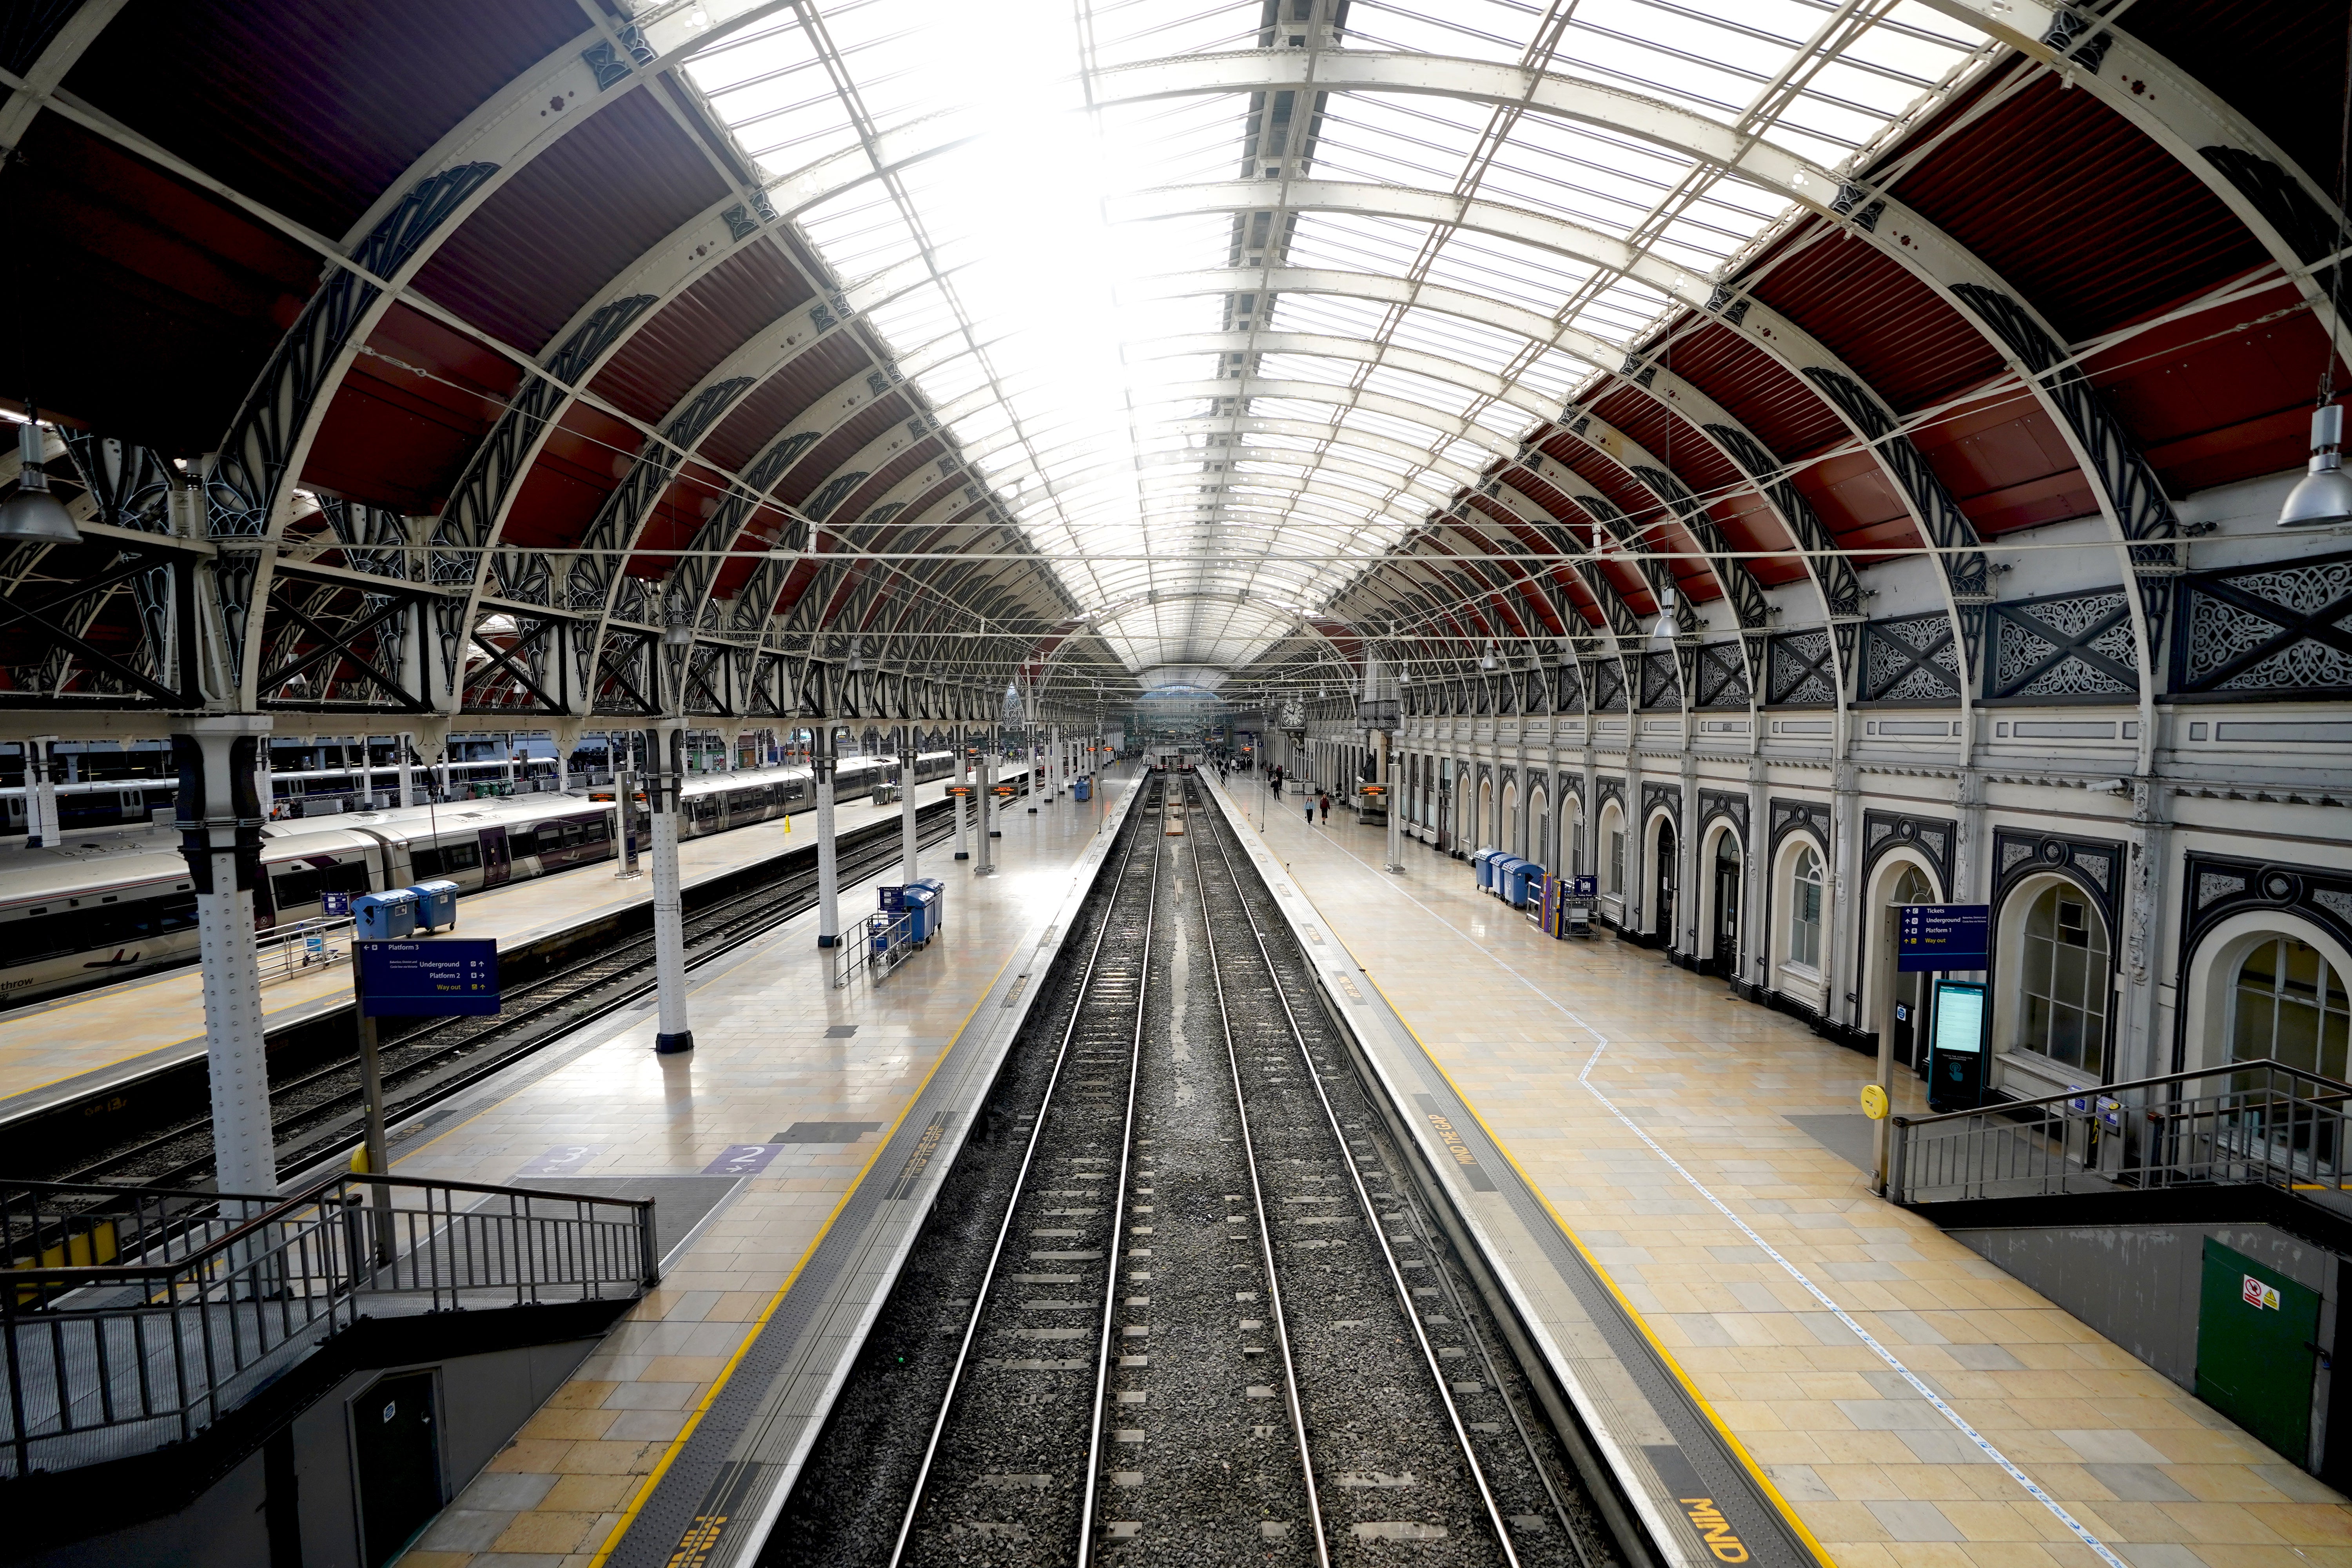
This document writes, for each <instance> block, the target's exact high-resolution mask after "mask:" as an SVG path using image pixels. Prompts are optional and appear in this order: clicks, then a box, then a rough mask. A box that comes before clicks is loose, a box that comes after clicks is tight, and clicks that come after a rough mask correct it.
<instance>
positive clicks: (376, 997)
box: [358, 937, 499, 1018]
mask: <svg viewBox="0 0 2352 1568" xmlns="http://www.w3.org/2000/svg"><path fill="white" fill-rule="evenodd" d="M358 947H359V955H360V973H359V991H360V1010H361V1011H362V1012H363V1013H365V1014H366V1015H367V1016H369V1017H371V1018H450V1017H461V1016H468V1015H476V1014H479V1015H488V1014H493V1013H496V1012H497V1011H498V1010H499V944H498V942H497V940H496V939H495V938H491V937H442V938H440V939H439V940H437V941H434V942H361V943H359V944H358Z"/></svg>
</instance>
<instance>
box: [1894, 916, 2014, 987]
mask: <svg viewBox="0 0 2352 1568" xmlns="http://www.w3.org/2000/svg"><path fill="white" fill-rule="evenodd" d="M1898 913H1899V915H1900V917H1901V918H1900V919H1899V920H1898V921H1897V922H1896V927H1895V931H1896V940H1895V968H1896V969H1897V970H1898V971H1900V972H1901V973H1905V974H1921V973H1932V972H1933V971H1936V970H1938V969H1984V968H1988V967H1990V960H1989V959H1988V957H1987V954H1988V952H1990V945H1991V938H1992V906H1991V905H1990V904H1906V905H1904V906H1903V908H1902V909H1901V910H1899V911H1898Z"/></svg>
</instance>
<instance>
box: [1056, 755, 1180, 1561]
mask: <svg viewBox="0 0 2352 1568" xmlns="http://www.w3.org/2000/svg"><path fill="white" fill-rule="evenodd" d="M1167 809H1168V790H1167V786H1166V785H1165V784H1162V785H1161V786H1160V822H1161V826H1162V831H1161V833H1160V834H1157V835H1155V834H1151V833H1149V832H1147V831H1145V830H1144V829H1143V828H1141V827H1139V828H1138V829H1137V830H1136V837H1137V838H1138V839H1139V840H1140V839H1145V838H1154V839H1156V838H1160V837H1165V825H1166V821H1167ZM1164 858H1166V857H1164V856H1162V855H1161V854H1160V846H1159V844H1158V843H1156V842H1155V843H1154V844H1153V845H1152V847H1151V888H1150V892H1149V893H1147V894H1146V895H1145V897H1146V900H1147V901H1146V903H1145V904H1144V908H1143V952H1142V954H1141V955H1140V957H1139V959H1138V961H1137V963H1136V966H1135V1028H1134V1031H1133V1033H1132V1035H1131V1037H1130V1038H1129V1044H1128V1053H1127V1110H1126V1113H1125V1115H1124V1116H1122V1117H1121V1118H1120V1123H1119V1146H1118V1202H1117V1203H1116V1204H1114V1205H1112V1206H1111V1211H1110V1246H1109V1247H1108V1250H1107V1251H1106V1252H1105V1254H1104V1257H1103V1314H1102V1337H1101V1343H1100V1344H1099V1345H1098V1346H1097V1350H1096V1353H1095V1397H1094V1405H1093V1408H1092V1411H1091V1413H1090V1414H1089V1415H1088V1417H1087V1470H1086V1476H1085V1478H1084V1479H1083V1481H1082V1482H1081V1483H1080V1490H1079V1492H1078V1568H1087V1564H1089V1563H1092V1562H1093V1561H1094V1556H1095V1489H1096V1488H1097V1485H1098V1483H1099V1482H1100V1480H1101V1479H1102V1434H1103V1402H1104V1400H1105V1399H1106V1398H1107V1397H1108V1394H1109V1393H1110V1366H1111V1345H1112V1342H1113V1340H1114V1338H1115V1336H1114V1335H1113V1333H1112V1330H1113V1329H1114V1328H1115V1327H1116V1326H1117V1325H1116V1323H1115V1322H1114V1320H1115V1319H1116V1318H1117V1317H1118V1246H1119V1240H1120V1237H1123V1236H1124V1235H1125V1234H1126V1232H1127V1189H1128V1179H1129V1175H1130V1174H1131V1173H1132V1172H1131V1167H1132V1165H1133V1163H1134V1159H1135V1091H1136V1086H1137V1085H1138V1084H1139V1082H1141V1080H1142V1078H1143V1023H1144V1014H1145V1012H1146V1004H1147V1002H1148V1001H1149V999H1150V995H1151V934H1152V927H1153V924H1154V922H1155V921H1157V919H1158V917H1159V913H1160V862H1161V860H1163V859H1164ZM1080 1000H1081V1001H1082V1002H1083V1000H1084V998H1081V999H1080ZM1071 1017H1072V1021H1073V1022H1075V1021H1076V1013H1075V1011H1074V1012H1073V1013H1072V1015H1071Z"/></svg>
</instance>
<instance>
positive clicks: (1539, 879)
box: [1503, 860, 1544, 910]
mask: <svg viewBox="0 0 2352 1568" xmlns="http://www.w3.org/2000/svg"><path fill="white" fill-rule="evenodd" d="M1506 874H1507V877H1508V881H1507V884H1506V886H1505V889H1504V892H1503V897H1504V899H1505V900H1506V901H1507V902H1508V903H1509V904H1510V906H1511V907H1512V908H1513V909H1515V910H1523V909H1526V908H1527V907H1528V900H1530V899H1536V898H1540V897H1542V895H1543V874H1544V868H1542V867H1540V866H1538V865H1537V864H1536V863H1535V862H1534V861H1532V860H1514V861H1512V862H1511V864H1510V867H1509V868H1508V870H1507V873H1506Z"/></svg>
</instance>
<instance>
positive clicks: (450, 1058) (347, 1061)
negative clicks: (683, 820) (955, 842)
mask: <svg viewBox="0 0 2352 1568" xmlns="http://www.w3.org/2000/svg"><path fill="white" fill-rule="evenodd" d="M953 831H954V826H953V817H952V816H951V815H950V813H949V812H948V811H947V810H945V809H943V808H940V807H936V806H935V807H930V808H927V810H926V813H925V816H924V818H923V821H922V824H921V827H920V832H919V844H921V845H923V846H926V847H928V846H930V845H934V844H939V843H941V842H943V841H945V840H946V839H947V838H949V837H950V836H951V835H952V833H953ZM898 844H899V840H898V834H897V832H896V831H892V832H891V833H889V834H888V835H887V836H877V837H874V838H873V839H871V840H870V841H868V842H866V843H865V844H863V845H861V846H859V847H856V848H854V849H849V850H847V851H845V853H844V854H843V856H842V858H841V868H840V870H841V880H842V882H843V884H844V885H845V886H848V885H854V884H855V883H856V882H858V881H861V880H863V879H866V878H867V877H870V876H872V875H874V874H875V873H876V872H877V871H879V870H881V869H882V868H885V867H887V866H889V865H891V864H893V863H895V862H896V861H897V860H898ZM815 904H816V871H815V868H814V865H811V866H808V867H806V868H794V869H793V870H790V871H788V872H785V873H784V874H782V875H781V876H778V877H776V878H773V879H770V880H768V881H766V882H762V883H760V884H758V885H756V886H753V887H751V888H747V889H741V890H740V891H737V892H735V893H732V894H730V895H729V896H727V897H725V898H723V899H721V900H718V901H717V902H715V903H713V904H711V905H709V906H708V907H706V908H703V909H700V910H694V911H693V912H691V913H689V914H688V916H687V918H686V921H685V928H686V929H685V936H686V953H687V965H688V968H693V967H695V966H697V965H698V964H702V963H709V962H710V961H711V960H713V959H716V958H718V957H719V956H721V955H722V954H724V953H727V952H731V951H733V950H734V949H735V948H738V947H740V946H741V945H742V944H743V943H745V942H751V941H753V940H755V939H756V938H758V937H760V936H762V935H764V934H766V933H767V932H768V931H771V930H772V929H773V927H774V926H775V925H777V924H778V923H779V922H781V921H786V920H790V919H792V918H793V917H794V916H796V915H799V914H802V913H804V912H806V911H807V910H810V909H813V908H814V907H815ZM653 946H654V944H653V937H652V935H651V933H650V932H649V931H648V932H645V933H641V934H636V935H632V936H629V937H625V938H624V939H622V940H620V941H617V942H613V943H610V944H608V945H606V946H604V947H602V948H600V949H598V950H596V951H594V952H590V953H588V954H587V955H585V956H583V957H579V958H576V959H574V960H572V962H569V963H563V964H562V965H561V966H560V967H558V968H555V969H553V970H551V971H549V972H547V973H542V974H541V975H539V976H537V977H535V978H533V979H531V980H530V981H529V982H527V983H526V984H522V985H520V986H518V987H515V988H513V989H510V990H509V991H508V992H507V993H506V995H505V1007H504V1009H503V1010H502V1011H501V1012H499V1014H498V1015H496V1016H491V1017H474V1018H447V1019H440V1020H436V1021H433V1022H431V1023H429V1024H427V1025H425V1026H424V1027H422V1028H419V1029H416V1030H414V1031H413V1032H411V1033H409V1034H407V1035H405V1036H404V1037H399V1038H397V1039H395V1040H394V1041H392V1042H391V1043H389V1044H387V1045H386V1046H384V1047H383V1050H382V1053H381V1054H382V1058H383V1078H384V1093H385V1114H386V1118H387V1120H388V1121H390V1122H391V1124H392V1125H393V1127H394V1129H395V1131H396V1130H397V1129H398V1127H399V1125H400V1124H401V1123H402V1122H403V1121H406V1120H408V1119H411V1118H413V1117H415V1115H417V1114H418V1113H420V1112H422V1111H424V1110H429V1109H430V1108H431V1107H432V1106H434V1105H436V1104H438V1103H440V1102H441V1101H443V1100H447V1099H449V1098H450V1097H452V1096H454V1095H457V1094H459V1093H461V1092H463V1091H464V1090H466V1089H469V1088H471V1087H472V1086H474V1085H475V1084H477V1083H479V1082H481V1081H482V1080H483V1079H486V1078H488V1077H489V1076H490V1075H491V1074H493V1073H496V1072H499V1071H501V1070H503V1069H504V1068H508V1067H509V1066H511V1065H512V1064H514V1063H515V1062H517V1061H520V1060H521V1059H522V1058H525V1057H528V1056H530V1054H531V1053H532V1052H534V1051H537V1050H539V1049H540V1048H541V1047H544V1046H546V1045H549V1044H551V1043H552V1042H553V1041H555V1040H557V1039H560V1038H562V1037H564V1036H565V1035H568V1034H569V1033H571V1032H572V1031H573V1030H575V1029H578V1028H579V1027H581V1026H583V1025H585V1024H589V1023H593V1021H595V1020H596V1019H598V1018H601V1017H604V1016H607V1015H609V1014H612V1013H614V1012H616V1011H618V1010H620V1009H622V1008H624V1007H626V1006H628V1005H631V1004H632V1003H634V1002H635V1001H637V1000H638V999H639V998H641V997H643V996H645V995H646V994H649V993H651V992H652V990H653V989H654V986H655V974H654V952H653ZM317 1055H318V1054H317V1053H309V1054H306V1059H303V1060H300V1061H299V1062H296V1063H293V1064H291V1065H290V1066H289V1068H288V1069H287V1070H286V1071H285V1072H284V1073H283V1074H282V1076H281V1074H280V1072H278V1071H277V1070H273V1071H272V1073H271V1081H270V1117H271V1123H272V1128H273V1132H274V1135H275V1139H276V1142H277V1145H278V1170H279V1171H280V1172H281V1173H290V1172H294V1171H299V1170H300V1169H302V1168H304V1167H305V1166H308V1165H311V1164H314V1163H318V1162H320V1161H321V1160H325V1159H330V1158H332V1157H334V1156H336V1155H338V1154H341V1153H346V1152H349V1151H350V1150H352V1149H353V1148H356V1147H357V1146H358V1144H359V1142H360V1138H361V1134H362V1120H363V1110H362V1100H361V1090H360V1081H359V1062H358V1043H357V1040H356V1038H353V1039H352V1042H351V1044H350V1045H349V1047H347V1048H344V1049H342V1050H340V1051H333V1052H329V1053H325V1059H324V1060H323V1061H321V1060H320V1059H317ZM275 1067H276V1064H275V1063H274V1062H273V1068H275ZM191 1076H192V1077H193V1079H194V1083H193V1088H194V1095H193V1096H192V1097H191V1099H192V1100H193V1101H194V1111H193V1113H191V1114H188V1115H185V1116H183V1117H180V1118H177V1119H173V1120H172V1121H169V1122H168V1124H167V1125H164V1126H163V1127H161V1128H159V1129H154V1130H151V1131H147V1132H145V1133H144V1134H142V1136H140V1137H138V1138H136V1139H134V1140H131V1141H127V1142H123V1143H121V1144H118V1145H116V1146H114V1147H110V1148H109V1149H107V1150H105V1151H104V1152H101V1153H100V1154H99V1155H98V1156H97V1157H96V1158H89V1159H83V1160H81V1161H80V1162H79V1163H68V1164H63V1165H60V1166H58V1168H57V1169H55V1170H54V1171H31V1170H26V1169H22V1168H19V1169H17V1170H15V1171H12V1172H11V1174H13V1175H16V1176H18V1177H20V1178H24V1179H29V1180H41V1181H56V1182H78V1183H110V1184H139V1185H145V1186H158V1187H173V1188H188V1187H194V1186H199V1185H202V1184H205V1181H206V1180H207V1178H209V1176H210V1175H211V1173H212V1168H213V1147H212V1132H211V1115H210V1111H209V1109H208V1107H206V1106H205V1103H204V1100H203V1094H204V1079H203V1077H202V1075H201V1073H200V1072H199V1073H197V1074H194V1075H191ZM0 1185H5V1178H0Z"/></svg>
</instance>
